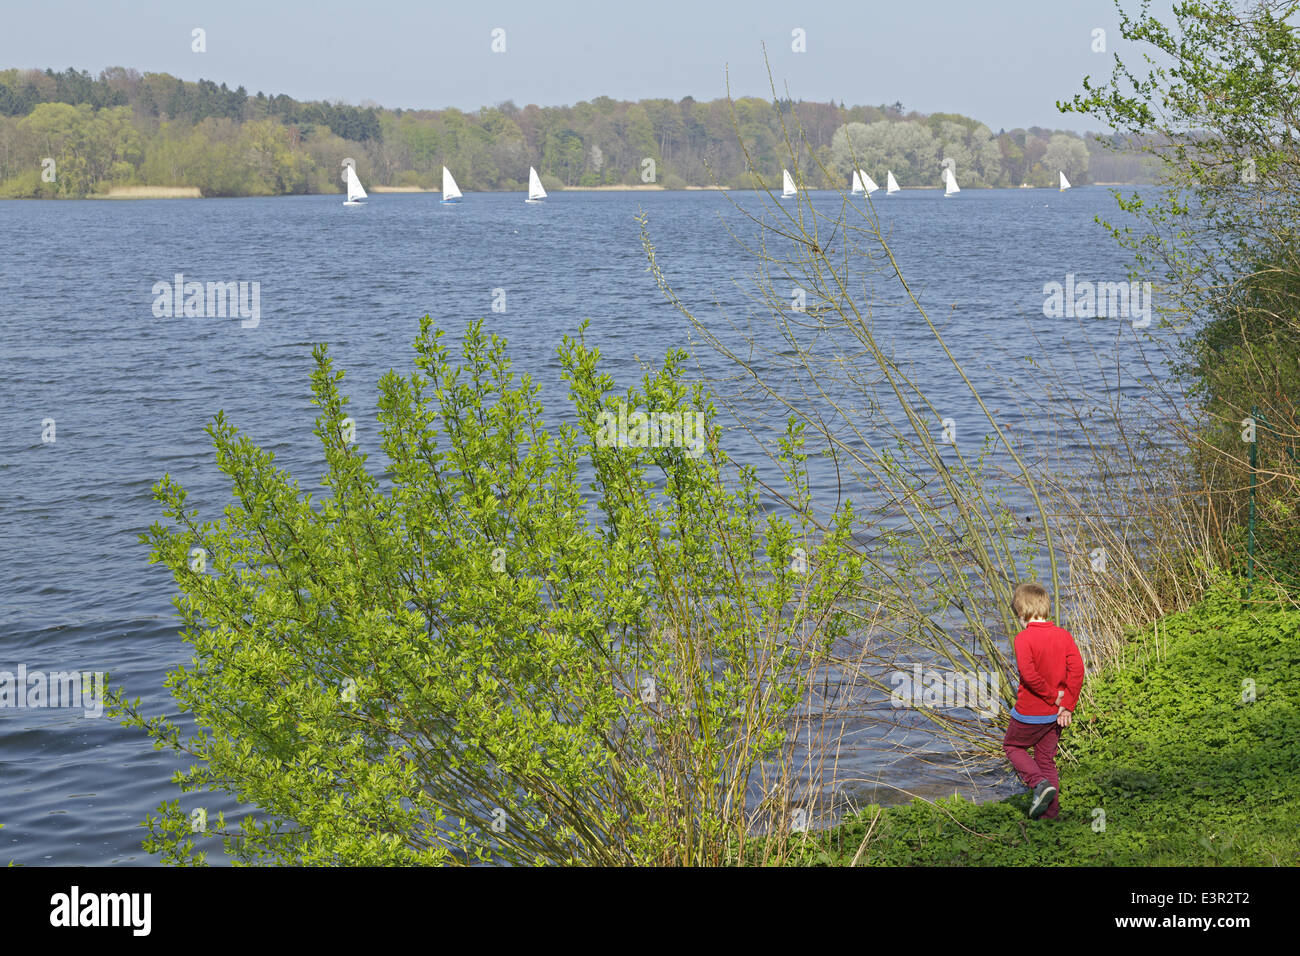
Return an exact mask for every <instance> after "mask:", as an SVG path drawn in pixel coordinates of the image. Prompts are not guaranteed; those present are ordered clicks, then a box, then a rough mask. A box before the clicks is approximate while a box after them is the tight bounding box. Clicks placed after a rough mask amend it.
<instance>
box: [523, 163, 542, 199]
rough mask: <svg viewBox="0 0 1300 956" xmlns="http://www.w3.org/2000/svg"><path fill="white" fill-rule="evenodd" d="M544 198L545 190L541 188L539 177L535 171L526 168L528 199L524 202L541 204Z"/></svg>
mask: <svg viewBox="0 0 1300 956" xmlns="http://www.w3.org/2000/svg"><path fill="white" fill-rule="evenodd" d="M545 198H546V190H545V189H543V188H542V180H541V177H540V176H538V175H537V170H535V169H533V167H531V166H529V167H528V198H527V199H525V200H524V202H541V201H542V200H543V199H545Z"/></svg>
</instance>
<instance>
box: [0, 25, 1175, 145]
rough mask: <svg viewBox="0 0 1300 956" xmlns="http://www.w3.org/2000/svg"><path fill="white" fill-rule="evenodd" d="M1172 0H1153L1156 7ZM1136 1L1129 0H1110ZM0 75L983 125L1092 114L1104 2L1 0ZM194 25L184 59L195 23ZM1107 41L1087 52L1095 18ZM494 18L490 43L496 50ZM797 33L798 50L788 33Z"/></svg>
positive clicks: (410, 102)
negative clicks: (1067, 107) (652, 103)
mask: <svg viewBox="0 0 1300 956" xmlns="http://www.w3.org/2000/svg"><path fill="white" fill-rule="evenodd" d="M1171 2H1172V0H1153V2H1152V5H1151V9H1152V11H1153V13H1155V14H1157V15H1158V16H1161V17H1162V18H1164V17H1167V14H1168V11H1169V8H1170V6H1171ZM1123 4H1124V8H1125V9H1126V10H1129V11H1133V10H1135V9H1136V8H1137V6H1138V0H1123ZM5 7H6V9H5V10H4V12H3V16H2V17H0V24H2V26H0V69H2V68H8V67H38V68H41V69H44V68H46V67H52V68H54V69H56V70H62V69H64V68H66V67H69V66H72V67H76V68H77V69H79V70H81V69H84V70H88V71H90V72H91V73H92V74H97V73H98V72H99V71H100V70H102V69H104V68H105V67H108V66H126V67H133V68H135V69H137V70H140V71H141V72H149V71H153V72H166V73H171V74H173V75H176V76H179V77H181V78H183V79H187V80H197V79H199V78H204V79H210V80H214V81H216V82H218V83H221V82H225V83H227V84H228V85H229V86H230V87H231V88H234V87H236V86H239V85H243V86H244V87H245V88H246V89H247V90H248V92H249V93H256V92H257V91H259V90H261V91H263V92H266V93H268V94H269V93H287V94H289V95H290V96H292V97H294V98H296V99H300V100H318V99H328V100H341V101H344V102H347V103H351V104H354V105H361V104H363V103H367V102H374V103H378V104H380V105H382V106H387V107H402V108H406V109H413V108H414V109H442V108H445V107H457V108H460V109H463V110H477V109H478V108H479V107H481V106H487V105H492V104H495V103H499V102H501V101H503V100H513V101H514V102H515V104H516V105H518V106H524V105H527V104H529V103H536V104H537V105H539V106H560V105H571V104H574V103H577V102H580V101H583V100H591V99H594V98H595V97H597V96H609V97H612V98H614V99H630V100H635V99H643V98H650V97H667V98H669V99H673V100H679V99H681V98H682V97H683V96H687V95H689V96H693V97H695V99H697V100H710V99H714V98H716V97H721V96H725V95H726V94H727V81H728V77H730V88H731V93H732V95H734V96H740V95H752V96H761V97H762V98H764V99H770V98H771V95H772V94H771V86H770V85H769V80H768V76H767V72H766V68H765V66H764V62H763V45H764V44H766V47H767V55H768V61H769V63H770V65H771V69H772V77H773V79H774V80H775V82H776V87H777V92H778V95H781V96H784V95H785V94H786V91H787V89H788V92H789V95H790V97H791V98H793V99H796V100H800V99H803V100H814V101H826V100H831V99H833V100H835V101H837V102H838V101H840V100H843V101H844V102H845V103H846V104H848V105H855V104H861V105H871V106H876V105H880V104H882V103H894V102H896V101H897V102H901V103H902V104H903V106H904V107H905V108H906V109H908V110H917V111H920V112H922V113H935V112H952V113H962V114H965V115H967V116H972V117H975V118H976V119H979V120H981V121H983V122H984V123H986V124H987V125H988V126H989V127H990V128H991V129H992V130H994V131H995V132H996V131H998V130H999V129H1003V128H1005V129H1012V128H1014V127H1028V126H1045V127H1050V128H1061V129H1072V130H1076V131H1080V132H1081V131H1083V130H1086V129H1094V128H1097V123H1096V121H1094V120H1091V119H1089V118H1086V117H1080V116H1078V115H1074V114H1071V115H1062V114H1061V113H1060V112H1059V111H1058V110H1057V109H1056V105H1055V104H1056V101H1057V100H1065V99H1069V98H1070V97H1071V96H1073V95H1074V94H1075V93H1076V92H1079V91H1080V90H1081V89H1082V87H1081V85H1080V81H1081V79H1082V78H1083V77H1084V76H1087V75H1091V76H1093V77H1094V78H1096V79H1100V78H1103V77H1107V76H1109V75H1110V71H1111V67H1112V65H1113V57H1114V54H1115V53H1116V52H1119V53H1120V54H1121V55H1124V54H1125V52H1126V51H1127V54H1128V56H1132V55H1133V54H1134V53H1135V50H1134V48H1132V47H1130V46H1128V45H1126V44H1125V43H1124V41H1123V40H1122V38H1121V37H1120V35H1119V15H1118V13H1117V11H1116V9H1115V5H1114V2H1113V0H983V2H972V0H926V2H916V0H891V2H881V0H857V2H853V3H849V2H817V0H806V2H784V3H778V2H775V0H745V2H734V0H697V2H683V0H653V2H651V0H604V2H564V0H550V2H539V0H533V2H529V3H522V2H510V3H490V2H475V3H455V4H451V3H445V2H444V3H439V2H436V0H434V2H430V0H421V2H407V0H351V2H342V0H312V2H301V0H284V2H281V0H260V2H250V0H226V2H222V3H211V2H200V3H192V2H186V0H137V2H130V0H93V2H92V0H80V2H73V0H36V2H32V3H20V2H16V0H10V2H7V3H6V4H5ZM195 29H201V30H203V31H204V34H203V36H204V45H205V46H206V49H205V51H204V52H196V51H195V50H194V49H193V47H194V45H195V43H194V39H193V31H194V30H195ZM1098 29H1100V30H1104V31H1105V48H1106V49H1105V52H1104V53H1101V52H1094V50H1093V47H1094V46H1095V45H1096V38H1095V36H1094V31H1095V30H1098ZM495 30H502V31H504V35H503V37H502V34H496V36H497V38H498V40H497V44H498V46H500V45H501V40H502V39H503V40H504V50H503V51H502V52H494V51H493V42H494V39H493V37H494V33H493V31H495ZM796 30H798V31H803V32H802V37H803V46H804V49H803V51H802V52H796V51H795V50H794V49H793V47H794V46H795V45H796V42H797V41H796V37H795V32H794V31H796Z"/></svg>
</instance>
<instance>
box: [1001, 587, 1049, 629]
mask: <svg viewBox="0 0 1300 956" xmlns="http://www.w3.org/2000/svg"><path fill="white" fill-rule="evenodd" d="M1011 610H1012V611H1014V612H1015V615H1016V617H1018V618H1019V619H1020V620H1022V621H1029V620H1032V619H1033V618H1042V619H1043V620H1047V619H1048V618H1050V617H1051V614H1052V599H1051V598H1050V597H1048V595H1047V589H1046V588H1044V587H1043V586H1042V585H1041V584H1039V583H1038V582H1037V581H1026V582H1024V583H1023V584H1021V585H1019V586H1018V587H1017V588H1016V593H1015V595H1014V596H1013V597H1012V598H1011Z"/></svg>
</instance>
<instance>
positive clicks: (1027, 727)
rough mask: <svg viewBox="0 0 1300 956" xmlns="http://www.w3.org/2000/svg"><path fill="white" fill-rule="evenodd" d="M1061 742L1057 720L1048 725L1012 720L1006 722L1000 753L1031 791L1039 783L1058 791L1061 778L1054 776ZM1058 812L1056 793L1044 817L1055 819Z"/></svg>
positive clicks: (1058, 802)
mask: <svg viewBox="0 0 1300 956" xmlns="http://www.w3.org/2000/svg"><path fill="white" fill-rule="evenodd" d="M1060 739H1061V726H1060V725H1059V724H1058V723H1056V721H1052V722H1051V723H1050V724H1026V723H1023V722H1021V721H1019V720H1016V718H1014V717H1012V718H1011V719H1010V720H1009V721H1007V735H1006V737H1005V738H1004V739H1003V741H1002V750H1003V752H1004V753H1005V754H1006V755H1007V759H1008V760H1010V761H1011V766H1013V767H1015V768H1016V773H1018V774H1019V775H1020V779H1021V780H1023V781H1024V782H1025V786H1026V787H1028V788H1029V789H1030V790H1032V789H1034V787H1036V786H1038V784H1039V781H1042V780H1046V781H1047V782H1048V783H1050V784H1051V785H1052V786H1053V787H1056V788H1057V790H1060V788H1061V779H1060V777H1059V776H1057V773H1056V744H1057V742H1058V741H1059V740H1060ZM1031 747H1032V748H1033V750H1034V755H1033V757H1030V756H1029V748H1031ZM1060 812H1061V798H1060V794H1059V793H1058V794H1057V795H1056V796H1055V797H1052V802H1051V804H1049V805H1048V807H1047V812H1046V813H1044V814H1043V816H1045V817H1047V818H1048V819H1051V820H1054V819H1056V815H1057V814H1058V813H1060Z"/></svg>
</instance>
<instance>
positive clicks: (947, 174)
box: [943, 166, 961, 197]
mask: <svg viewBox="0 0 1300 956" xmlns="http://www.w3.org/2000/svg"><path fill="white" fill-rule="evenodd" d="M959 192H961V187H960V186H958V185H957V177H956V176H954V175H953V174H952V170H951V169H949V168H948V167H947V166H945V167H943V194H944V196H945V197H947V196H953V195H956V194H957V193H959Z"/></svg>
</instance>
